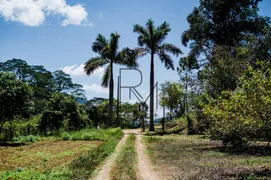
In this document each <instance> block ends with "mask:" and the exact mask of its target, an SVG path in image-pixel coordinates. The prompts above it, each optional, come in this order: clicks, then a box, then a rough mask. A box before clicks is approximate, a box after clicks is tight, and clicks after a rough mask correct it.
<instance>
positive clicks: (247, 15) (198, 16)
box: [182, 0, 270, 98]
mask: <svg viewBox="0 0 271 180" xmlns="http://www.w3.org/2000/svg"><path fill="white" fill-rule="evenodd" d="M260 1H261V0H235V1H231V0H223V1H221V0H200V5H199V7H195V8H194V10H193V12H192V13H190V14H189V15H188V16H187V21H188V23H189V29H188V30H186V31H184V32H183V34H182V43H183V44H184V45H185V46H187V45H190V48H191V50H190V52H189V54H188V56H187V60H188V62H189V63H192V64H193V63H194V62H196V63H197V64H198V66H197V68H200V70H199V79H200V80H201V82H202V84H204V86H205V87H206V89H210V91H209V92H211V96H212V97H214V98H216V97H217V96H219V95H220V93H221V92H222V91H223V90H229V89H231V90H234V89H235V88H236V85H237V82H236V81H237V79H238V77H240V75H241V74H242V71H241V72H240V71H239V73H237V74H234V75H233V76H232V75H231V74H230V73H231V72H234V71H235V70H234V69H233V67H234V66H236V67H238V66H240V67H241V66H242V65H243V64H245V63H249V64H255V63H256V60H257V59H258V58H261V57H264V56H265V57H266V55H268V49H269V48H266V46H265V45H266V44H267V43H258V45H257V46H255V44H256V43H255V42H256V41H258V40H260V41H261V40H264V41H269V40H268V39H269V38H266V37H267V35H268V34H270V33H268V32H270V18H268V17H263V16H260V15H259V14H258V3H259V2H260ZM263 46H265V47H263ZM242 48H245V49H251V50H252V51H251V52H252V53H247V55H249V54H250V55H252V56H250V57H248V56H246V58H245V57H243V58H240V57H238V58H237V56H238V51H240V49H242ZM221 49H223V50H222V52H223V53H224V52H226V53H224V55H225V54H227V56H226V57H225V56H223V55H218V54H220V52H221ZM253 49H254V50H253ZM256 49H258V50H259V49H261V50H260V51H255V50H256ZM217 55H218V56H217ZM269 55H270V53H269ZM256 56H257V57H256ZM228 59H238V61H236V62H233V61H232V62H228V61H227V60H228ZM265 59H266V60H267V59H268V58H265ZM218 61H220V62H218ZM222 61H224V62H222ZM228 63H231V64H230V65H227V64H228ZM222 64H223V65H226V66H223V67H222V66H221V65H222ZM188 65H189V64H188ZM210 77H211V79H212V80H211V81H209V78H210Z"/></svg>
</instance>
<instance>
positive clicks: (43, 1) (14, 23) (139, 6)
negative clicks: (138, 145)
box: [0, 0, 271, 102]
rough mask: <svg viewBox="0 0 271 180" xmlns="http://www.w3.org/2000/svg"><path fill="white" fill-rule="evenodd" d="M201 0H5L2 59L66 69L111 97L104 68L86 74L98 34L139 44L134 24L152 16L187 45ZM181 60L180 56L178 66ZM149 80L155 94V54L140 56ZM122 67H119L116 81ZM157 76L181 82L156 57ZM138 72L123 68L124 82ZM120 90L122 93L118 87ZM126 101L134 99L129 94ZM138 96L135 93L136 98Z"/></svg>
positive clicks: (265, 6) (270, 2) (90, 89)
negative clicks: (193, 15)
mask: <svg viewBox="0 0 271 180" xmlns="http://www.w3.org/2000/svg"><path fill="white" fill-rule="evenodd" d="M198 1H199V0H189V1H180V0H168V1H165V0H133V1H132V0H0V33H1V36H0V47H1V48H0V61H6V60H8V59H12V58H19V59H23V60H26V61H27V62H28V63H29V64H31V65H33V64H35V65H44V66H45V68H46V69H48V70H51V71H54V70H57V69H63V70H64V71H65V72H66V73H68V74H70V75H71V77H72V78H73V80H74V81H75V82H77V83H80V84H82V85H83V86H84V89H85V90H86V92H87V97H88V98H92V97H107V96H108V89H104V88H102V87H101V86H100V83H101V76H102V74H103V71H104V69H103V68H101V69H98V70H97V71H96V72H95V73H94V74H93V75H91V76H90V77H88V76H86V75H85V73H84V72H83V63H84V62H86V61H87V60H88V59H89V58H91V57H93V56H96V54H95V53H93V52H92V51H91V45H92V43H93V41H94V40H95V38H96V36H97V34H98V33H101V34H103V35H104V36H106V37H109V35H110V33H112V32H118V33H119V34H120V35H121V39H120V48H124V47H130V48H133V47H136V46H137V34H135V33H133V25H134V24H141V25H145V23H146V21H147V19H149V18H151V19H153V20H154V21H155V23H156V24H157V25H158V24H161V23H162V22H163V21H167V22H168V23H169V24H170V26H171V28H172V31H171V32H170V33H169V36H168V38H167V42H170V43H173V44H175V45H177V46H179V47H180V48H181V50H182V51H183V52H184V55H186V54H187V52H188V49H186V48H185V47H183V46H182V45H181V41H180V37H181V33H182V32H183V31H184V30H186V29H187V28H188V24H187V21H186V17H187V15H188V14H189V13H190V12H191V11H192V10H193V7H195V6H198V4H199V2H198ZM270 9H271V0H264V1H263V2H262V3H260V14H263V15H267V16H271V11H270ZM178 60H179V58H175V57H174V62H175V66H177V64H178ZM139 64H140V68H139V69H140V70H141V71H142V73H143V83H142V85H141V86H140V87H139V88H138V91H139V92H140V93H141V94H142V96H143V97H146V96H147V95H148V92H149V85H148V84H149V69H150V65H149V64H150V57H149V56H146V57H144V58H141V59H140V60H139ZM119 68H120V67H119V66H115V68H114V72H115V74H114V78H115V85H116V83H117V76H118V70H119ZM155 79H156V81H158V82H159V83H161V82H164V81H165V80H172V81H175V80H178V79H179V78H178V75H177V73H176V72H175V71H171V70H166V69H165V68H164V66H163V65H162V64H161V63H160V62H159V60H158V59H156V61H155ZM138 81H139V76H138V74H137V73H136V72H127V71H126V72H123V80H122V84H123V85H128V84H129V85H133V84H137V82H138ZM115 92H116V91H115ZM122 99H123V100H124V101H128V100H129V99H128V92H127V91H123V94H122ZM135 100H136V99H135V97H132V100H131V102H134V101H135Z"/></svg>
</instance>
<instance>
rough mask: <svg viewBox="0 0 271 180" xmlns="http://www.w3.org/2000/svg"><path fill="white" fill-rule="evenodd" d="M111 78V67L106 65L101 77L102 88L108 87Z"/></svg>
mask: <svg viewBox="0 0 271 180" xmlns="http://www.w3.org/2000/svg"><path fill="white" fill-rule="evenodd" d="M110 78H111V66H110V65H108V66H107V67H106V69H105V71H104V74H103V77H102V87H108V85H109V82H110Z"/></svg>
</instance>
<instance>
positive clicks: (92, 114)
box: [85, 97, 108, 127]
mask: <svg viewBox="0 0 271 180" xmlns="http://www.w3.org/2000/svg"><path fill="white" fill-rule="evenodd" d="M107 101H108V99H105V98H96V97H95V98H93V99H90V100H88V101H87V102H86V103H85V109H86V113H87V115H88V117H89V119H90V120H92V121H93V123H94V126H95V127H98V126H99V125H101V124H103V123H104V122H105V121H106V118H107V117H106V116H107V115H106V113H103V109H104V108H103V107H104V106H103V104H104V102H107Z"/></svg>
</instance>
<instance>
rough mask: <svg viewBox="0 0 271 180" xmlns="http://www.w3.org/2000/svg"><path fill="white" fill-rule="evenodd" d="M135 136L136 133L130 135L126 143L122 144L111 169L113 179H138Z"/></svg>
mask: <svg viewBox="0 0 271 180" xmlns="http://www.w3.org/2000/svg"><path fill="white" fill-rule="evenodd" d="M135 138H136V137H135V135H129V137H128V138H127V140H126V143H125V144H124V145H123V146H122V148H121V150H120V153H119V155H118V157H117V160H116V162H115V165H114V166H113V167H112V170H111V178H112V179H113V180H121V179H122V180H135V179H136V169H135V167H136V165H135V163H136V153H135Z"/></svg>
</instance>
